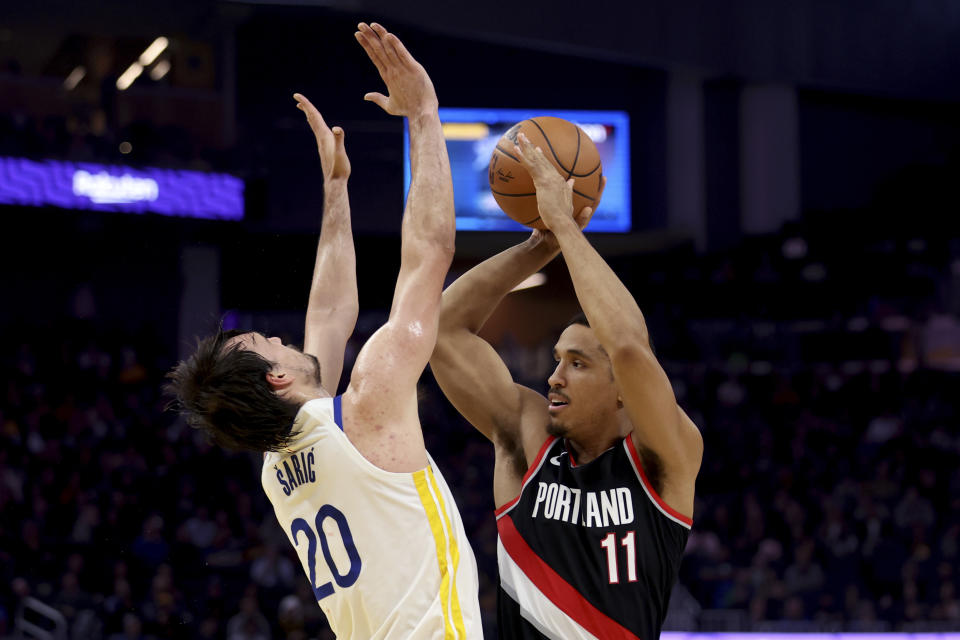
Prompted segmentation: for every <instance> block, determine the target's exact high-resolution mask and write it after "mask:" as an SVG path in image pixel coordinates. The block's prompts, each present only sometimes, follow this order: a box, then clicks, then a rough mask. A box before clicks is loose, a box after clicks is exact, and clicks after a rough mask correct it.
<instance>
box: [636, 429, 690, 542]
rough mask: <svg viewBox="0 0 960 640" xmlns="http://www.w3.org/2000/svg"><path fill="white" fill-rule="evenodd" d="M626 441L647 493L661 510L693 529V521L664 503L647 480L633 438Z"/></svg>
mask: <svg viewBox="0 0 960 640" xmlns="http://www.w3.org/2000/svg"><path fill="white" fill-rule="evenodd" d="M624 440H625V441H626V443H627V451H628V452H629V453H630V457H631V458H633V464H634V466H635V467H636V468H637V475H639V476H640V482H642V483H643V486H644V487H646V489H647V493H648V494H649V495H650V497H651V498H653V499H654V501H656V503H657V504H658V505H659V506H660V508H661V509H663V510H664V511H665V512H667V513H668V514H670V515H671V516H673V517H674V518H676V519H677V520H679V521H681V522H683V523H684V524H686V525H687V526H688V527H692V526H693V520H691V519H690V518H689V517H688V516H685V515H683V514H682V513H680V512H679V511H677V510H676V509H674V508H673V507H671V506H670V505H668V504H667V503H666V502H664V501H663V498H661V497H660V494H658V493H657V492H656V490H654V488H653V485H652V484H650V481H649V480H647V473H646V472H645V471H644V470H643V464H641V462H640V456H639V454H637V449H636V447H635V446H634V444H633V436H627V437H626V438H624Z"/></svg>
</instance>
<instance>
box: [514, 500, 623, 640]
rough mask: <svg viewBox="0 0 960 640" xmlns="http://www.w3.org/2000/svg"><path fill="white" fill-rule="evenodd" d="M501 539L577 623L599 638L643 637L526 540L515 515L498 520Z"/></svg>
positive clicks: (539, 586) (535, 581)
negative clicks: (596, 603)
mask: <svg viewBox="0 0 960 640" xmlns="http://www.w3.org/2000/svg"><path fill="white" fill-rule="evenodd" d="M497 532H498V533H499V534H500V542H501V543H502V544H503V548H504V549H505V550H506V552H507V553H508V554H509V555H510V558H511V559H512V560H513V561H514V562H515V563H517V566H518V567H520V569H521V571H523V573H524V574H525V575H526V576H527V578H529V580H530V582H532V583H533V584H534V586H536V588H537V589H538V590H539V591H540V593H542V594H543V595H544V596H546V597H547V599H548V600H550V602H552V603H553V604H555V605H556V606H557V607H558V608H559V609H560V610H561V611H563V613H565V614H566V615H568V616H569V617H570V618H571V619H572V620H573V621H574V622H576V623H577V624H579V625H580V626H581V627H583V628H584V629H586V630H587V631H589V632H590V633H592V634H593V635H595V636H596V637H598V638H605V639H607V640H639V639H638V638H637V636H635V635H634V634H633V633H631V632H630V630H629V629H627V628H626V627H623V626H622V625H620V623H618V622H617V621H616V620H614V619H612V618H611V617H609V616H608V615H607V614H605V613H604V612H602V611H600V610H599V609H597V608H596V607H595V606H593V605H592V604H590V602H588V601H587V599H586V598H584V597H583V596H582V595H581V594H580V592H579V591H577V590H576V589H575V588H574V587H573V586H572V585H570V583H569V582H567V581H566V580H564V579H563V578H562V577H560V575H559V574H558V573H557V572H556V571H554V570H553V569H551V568H550V566H549V565H548V564H547V563H546V562H544V561H543V559H542V558H540V556H538V555H537V554H536V552H534V550H533V549H531V548H530V545H528V544H527V541H526V540H524V539H523V536H521V535H520V532H519V531H517V527H516V525H515V524H514V523H513V520H512V519H511V518H500V519H499V520H497Z"/></svg>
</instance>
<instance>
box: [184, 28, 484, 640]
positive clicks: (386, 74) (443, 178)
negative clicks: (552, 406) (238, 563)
mask: <svg viewBox="0 0 960 640" xmlns="http://www.w3.org/2000/svg"><path fill="white" fill-rule="evenodd" d="M355 36H356V39H357V41H358V42H359V43H360V45H361V46H362V47H363V49H364V51H366V53H367V55H368V56H369V57H370V60H371V61H372V62H373V63H374V65H375V66H376V68H377V70H378V71H379V72H380V77H381V78H382V79H383V81H384V83H385V84H386V86H387V90H388V95H386V96H385V95H383V94H380V93H368V94H367V95H366V96H365V99H366V100H369V101H372V102H374V103H376V104H377V105H379V106H380V107H381V108H382V109H383V110H384V111H386V112H387V113H389V114H391V115H396V116H404V117H406V118H407V121H408V123H409V128H410V160H411V165H412V169H413V171H412V181H411V185H410V191H409V194H408V196H407V204H406V211H405V215H404V218H403V226H402V231H401V261H400V273H399V275H398V276H397V283H396V289H395V291H394V297H393V305H392V307H391V309H390V316H389V319H388V320H387V322H386V324H384V325H383V326H382V327H381V328H380V329H379V330H377V332H376V333H374V335H373V336H371V337H370V339H369V340H368V341H367V343H366V344H365V345H364V346H363V348H362V349H361V350H360V353H359V354H358V356H357V360H356V364H355V365H354V367H353V371H352V373H351V377H350V383H349V386H348V387H347V390H346V391H345V392H344V394H343V395H342V396H338V397H332V396H333V394H334V393H336V389H337V386H338V382H339V378H340V371H341V369H342V367H343V352H344V348H345V345H346V341H347V339H348V337H349V336H350V334H351V332H352V331H353V327H354V324H355V322H356V318H357V306H358V303H357V284H356V273H355V272H356V266H355V255H354V247H353V240H352V236H351V228H350V211H349V204H348V200H347V180H348V178H349V175H350V162H349V160H348V158H347V154H346V151H345V147H344V133H343V131H342V130H341V129H339V128H334V129H333V130H331V129H329V128H328V127H327V125H326V123H325V122H324V120H323V118H322V117H321V115H320V113H319V112H318V111H317V110H316V108H314V106H313V105H312V104H311V103H310V102H309V101H308V100H307V99H306V98H304V97H303V96H300V95H299V94H297V96H295V97H296V99H297V101H298V107H299V108H300V109H301V110H302V111H304V112H305V113H306V116H307V120H308V122H309V123H310V126H311V128H312V129H313V132H314V134H315V135H316V138H317V144H318V148H319V151H320V159H321V164H322V167H323V173H324V192H325V197H324V220H323V227H322V231H321V234H320V243H319V248H318V251H317V258H316V270H315V273H314V277H313V284H312V287H311V292H310V299H309V304H308V308H307V317H306V328H305V339H304V350H303V352H301V351H299V350H298V349H296V348H293V347H290V346H288V345H284V344H281V341H280V340H279V339H278V338H267V337H265V336H263V335H262V334H259V333H253V332H249V333H239V334H237V333H236V332H227V333H224V332H219V333H217V334H216V335H215V336H212V337H209V338H207V339H205V340H203V341H202V342H201V343H200V345H199V347H198V349H197V352H196V353H195V354H194V355H193V356H192V357H191V358H189V359H188V360H187V361H185V362H183V363H181V364H180V365H179V366H178V367H177V368H176V369H175V370H174V372H173V373H172V374H171V378H172V382H171V388H172V390H173V391H174V392H175V393H176V395H177V398H178V400H179V403H180V405H181V407H182V409H183V410H184V411H185V412H186V413H187V415H188V419H189V420H190V422H191V424H193V425H194V426H197V427H199V428H201V429H203V430H205V431H206V432H207V433H209V434H210V435H211V437H212V438H213V440H214V441H216V442H218V443H220V444H222V445H225V446H227V447H229V448H233V449H242V450H252V451H262V452H265V455H264V462H263V471H262V475H261V482H262V484H263V488H264V491H265V492H266V494H267V496H268V497H269V498H270V501H271V503H272V504H273V507H274V511H275V514H276V517H277V520H278V521H279V523H280V526H281V527H282V528H283V530H284V531H285V532H286V533H287V536H288V537H289V539H290V542H291V544H293V546H294V548H295V549H296V551H297V554H298V555H299V557H300V560H301V562H302V564H303V569H304V571H305V572H306V574H307V576H308V578H309V581H310V585H311V587H312V588H313V592H314V595H315V597H316V599H317V601H318V602H319V604H320V608H321V609H322V610H323V611H324V613H325V614H326V616H327V620H328V622H329V624H330V627H331V629H333V631H334V633H336V634H337V636H339V637H344V638H391V639H392V638H441V637H443V638H479V637H481V636H482V632H481V631H480V610H479V604H478V600H477V588H478V587H477V568H476V561H475V559H474V556H473V551H472V550H471V548H470V545H469V543H468V542H467V539H466V536H465V534H464V531H463V524H462V522H461V519H460V514H459V512H458V510H457V507H456V505H455V504H454V501H453V498H452V496H451V494H450V490H449V488H448V487H447V484H446V482H445V481H444V479H443V477H442V476H441V474H440V471H439V470H438V469H437V467H436V465H435V464H434V462H433V460H432V459H431V458H430V456H429V454H428V453H427V451H426V449H425V448H424V442H423V434H422V432H421V427H420V421H419V417H418V415H417V390H416V384H417V380H418V379H419V377H420V375H421V373H422V371H423V369H424V367H425V366H426V364H427V360H428V359H429V357H430V354H431V352H432V351H433V347H434V344H435V342H436V336H437V324H438V317H439V308H440V296H441V290H442V288H443V281H444V277H445V276H446V273H447V269H448V268H449V266H450V262H451V260H452V258H453V250H454V209H453V185H452V181H451V177H450V166H449V161H448V159H447V152H446V146H445V142H444V139H443V134H442V130H441V125H440V119H439V115H438V111H437V97H436V93H435V91H434V88H433V84H432V82H431V80H430V77H429V76H428V75H427V73H426V71H425V70H424V68H423V67H422V66H421V65H420V64H419V63H418V62H417V61H416V60H414V58H413V57H412V56H411V55H410V53H409V52H408V51H407V49H406V48H405V47H404V45H403V44H402V43H401V42H400V40H399V39H397V37H396V36H395V35H393V34H391V33H388V32H387V30H386V29H384V28H383V27H382V26H380V25H378V24H376V23H373V24H370V25H367V24H365V23H361V24H360V25H359V27H358V31H357V33H356V34H355Z"/></svg>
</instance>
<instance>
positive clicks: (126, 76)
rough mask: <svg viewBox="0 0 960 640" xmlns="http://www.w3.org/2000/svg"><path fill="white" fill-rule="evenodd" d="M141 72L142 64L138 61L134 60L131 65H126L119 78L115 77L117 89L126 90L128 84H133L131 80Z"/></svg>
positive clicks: (128, 86)
mask: <svg viewBox="0 0 960 640" xmlns="http://www.w3.org/2000/svg"><path fill="white" fill-rule="evenodd" d="M141 73H143V65H141V64H140V63H139V62H134V63H133V64H132V65H130V66H129V67H127V70H126V71H124V72H123V75H121V76H120V77H119V78H117V89H119V90H120V91H126V90H127V89H129V88H130V85H132V84H133V81H134V80H136V79H137V78H139V77H140V74H141Z"/></svg>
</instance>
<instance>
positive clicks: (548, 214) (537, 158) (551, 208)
mask: <svg viewBox="0 0 960 640" xmlns="http://www.w3.org/2000/svg"><path fill="white" fill-rule="evenodd" d="M517 142H518V144H517V145H516V146H515V147H514V152H515V153H516V154H517V157H519V158H520V162H521V164H523V167H524V168H525V169H526V170H527V171H528V172H529V173H530V177H531V178H533V185H534V187H535V188H536V190H537V209H538V210H539V212H540V219H541V220H543V223H544V224H545V225H546V226H547V228H548V229H550V230H554V231H555V230H556V229H557V227H559V226H561V225H564V224H576V225H577V226H578V227H579V228H580V229H583V228H584V227H585V226H587V223H588V222H589V221H590V217H591V216H592V215H593V211H594V209H593V207H584V208H583V209H581V210H580V211H579V212H577V213H576V215H574V211H573V183H574V180H573V178H571V179H570V180H567V181H564V179H563V176H561V175H560V173H559V172H558V171H557V170H556V168H555V167H554V166H553V165H552V164H550V161H549V160H547V158H546V156H544V155H543V150H541V149H540V148H539V147H534V146H533V144H532V143H531V142H530V140H529V139H528V138H527V136H526V135H524V134H523V133H521V134H520V135H519V136H518V137H517ZM606 180H607V179H606V178H604V179H603V186H604V187H605V186H606ZM602 195H603V187H601V189H600V196H602ZM600 196H598V197H597V201H598V202H599V201H600ZM544 240H546V241H550V239H548V237H547V234H544ZM553 241H555V240H553Z"/></svg>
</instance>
